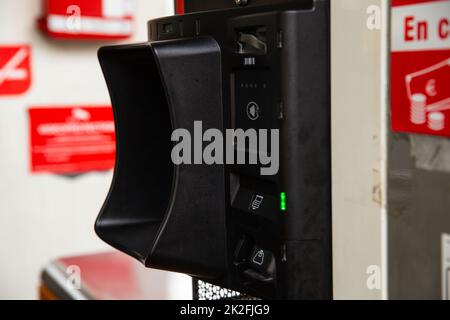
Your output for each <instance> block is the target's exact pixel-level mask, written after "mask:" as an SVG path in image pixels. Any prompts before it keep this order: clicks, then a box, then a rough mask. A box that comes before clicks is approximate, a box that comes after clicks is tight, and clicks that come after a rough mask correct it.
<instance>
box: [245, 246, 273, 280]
mask: <svg viewBox="0 0 450 320" xmlns="http://www.w3.org/2000/svg"><path fill="white" fill-rule="evenodd" d="M249 267H250V269H253V270H255V271H258V272H260V273H262V274H264V275H267V274H271V273H273V272H274V268H275V259H274V257H273V254H272V252H270V251H268V250H264V249H261V248H259V247H254V248H253V251H252V253H251V255H250V258H249Z"/></svg>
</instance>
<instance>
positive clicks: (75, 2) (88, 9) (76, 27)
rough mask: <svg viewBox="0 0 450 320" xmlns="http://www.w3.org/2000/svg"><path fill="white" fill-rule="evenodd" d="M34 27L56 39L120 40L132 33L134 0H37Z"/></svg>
mask: <svg viewBox="0 0 450 320" xmlns="http://www.w3.org/2000/svg"><path fill="white" fill-rule="evenodd" d="M41 1H42V8H43V15H42V16H41V17H40V18H39V20H38V26H39V28H40V29H42V30H43V31H44V32H46V33H47V34H49V35H50V36H52V37H54V38H60V39H100V40H108V39H124V38H128V37H130V36H131V35H132V33H133V16H134V11H135V4H134V0H41Z"/></svg>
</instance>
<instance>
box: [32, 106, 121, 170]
mask: <svg viewBox="0 0 450 320" xmlns="http://www.w3.org/2000/svg"><path fill="white" fill-rule="evenodd" d="M29 117H30V142H31V145H30V152H31V171H32V172H33V173H38V172H48V173H57V174H79V173H85V172H90V171H104V170H110V169H112V168H113V167H114V161H115V151H116V145H115V131H114V119H113V112H112V108H111V107H110V106H63V107H53V106H52V107H32V108H30V109H29Z"/></svg>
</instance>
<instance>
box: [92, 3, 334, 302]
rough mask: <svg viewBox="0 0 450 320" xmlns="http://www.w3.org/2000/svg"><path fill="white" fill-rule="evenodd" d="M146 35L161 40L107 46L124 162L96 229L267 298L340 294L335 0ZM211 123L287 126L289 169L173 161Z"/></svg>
mask: <svg viewBox="0 0 450 320" xmlns="http://www.w3.org/2000/svg"><path fill="white" fill-rule="evenodd" d="M211 3H214V1H211ZM148 29H149V42H146V43H142V44H134V45H122V46H110V47H104V48H101V49H100V50H99V60H100V64H101V67H102V70H103V73H104V76H105V79H106V82H107V85H108V89H109V93H110V96H111V101H112V105H113V109H114V118H115V125H116V135H117V156H116V157H117V158H116V167H115V172H114V177H113V181H112V185H111V189H110V192H109V194H108V197H107V199H106V201H105V204H104V206H103V208H102V210H101V212H100V214H99V217H98V219H97V221H96V225H95V229H96V232H97V234H98V235H99V236H100V238H102V239H103V240H104V241H106V242H107V243H109V244H110V245H112V246H113V247H115V248H117V249H118V250H121V251H123V252H125V253H127V254H129V255H131V256H133V257H135V258H136V259H138V260H140V261H141V262H142V263H143V264H145V265H146V266H147V267H151V268H158V269H163V270H170V271H175V272H181V273H186V274H188V275H191V276H192V277H194V278H196V279H199V280H204V281H207V282H209V283H212V284H216V285H219V286H222V287H225V288H229V289H233V290H236V291H239V292H243V293H247V294H250V295H253V296H256V297H261V298H271V299H330V298H332V281H331V273H332V269H331V191H330V190H331V175H330V171H331V169H330V166H331V165H330V75H329V64H330V58H329V42H330V41H329V1H326V0H316V1H312V0H311V1H308V0H304V1H303V0H298V1H251V2H249V4H248V5H247V6H237V5H236V4H235V3H234V1H231V2H230V4H229V5H228V4H227V5H226V6H225V7H224V8H220V10H213V11H209V12H208V11H204V12H197V13H190V14H184V15H177V16H173V17H166V18H160V19H156V20H152V21H150V22H149V23H148ZM200 121H201V126H202V130H203V132H205V131H207V130H208V129H212V130H216V131H219V132H223V133H224V135H225V132H226V131H227V130H229V129H234V130H237V129H242V131H246V130H255V131H257V132H259V131H260V130H262V129H267V130H277V132H279V135H278V137H279V139H278V140H277V141H276V142H277V144H278V145H277V148H274V146H273V145H272V146H271V149H270V150H267V153H268V154H270V153H274V152H275V150H276V149H278V153H279V166H278V167H277V168H276V169H277V170H275V171H274V172H271V173H270V174H262V172H263V170H262V165H261V164H229V163H227V162H219V163H215V164H206V163H205V162H201V163H197V164H194V163H195V161H192V162H191V163H177V164H176V163H174V161H173V157H172V153H173V148H174V146H175V142H173V141H172V140H173V139H172V138H173V136H172V134H173V132H174V131H175V130H177V129H182V130H184V132H185V133H188V134H189V135H191V136H192V137H195V136H196V134H198V132H197V127H196V125H197V123H198V122H200ZM203 143H204V142H203ZM200 147H204V145H201V146H200ZM232 147H233V148H236V146H235V145H234V144H233V145H232ZM193 148H195V147H193ZM258 150H259V149H258ZM258 150H257V151H256V153H259V152H260V151H258ZM241 152H243V153H244V154H245V155H246V156H247V158H248V157H250V154H251V153H252V152H255V150H251V149H249V148H247V147H246V149H245V150H241Z"/></svg>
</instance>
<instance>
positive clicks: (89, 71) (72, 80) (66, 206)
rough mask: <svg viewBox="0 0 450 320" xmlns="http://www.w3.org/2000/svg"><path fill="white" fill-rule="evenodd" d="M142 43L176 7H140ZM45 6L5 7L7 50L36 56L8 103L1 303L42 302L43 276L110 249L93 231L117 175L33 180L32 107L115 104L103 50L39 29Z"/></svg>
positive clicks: (18, 3) (1, 169)
mask: <svg viewBox="0 0 450 320" xmlns="http://www.w3.org/2000/svg"><path fill="white" fill-rule="evenodd" d="M136 5H137V16H136V32H135V37H134V39H129V40H127V41H126V42H142V41H145V40H146V38H147V30H146V21H147V20H148V19H150V18H154V17H158V16H163V15H170V14H172V12H173V1H172V0H157V1H155V0H150V1H149V0H136ZM39 13H40V1H37V0H31V1H30V0H1V1H0V45H7V44H20V43H25V44H29V45H31V49H32V72H33V83H32V87H31V89H30V90H29V91H28V92H27V93H26V94H24V95H21V96H17V97H4V96H0V261H1V263H0V299H23V298H25V299H33V298H36V296H37V295H36V294H37V286H38V283H39V282H38V280H39V272H40V269H41V267H42V266H44V265H45V264H47V263H48V262H49V261H50V260H52V259H55V258H56V257H60V256H66V255H73V254H78V253H86V252H93V251H96V250H105V249H108V247H107V246H106V245H104V244H103V243H102V241H101V240H99V239H98V238H97V237H96V236H95V234H94V230H93V224H94V220H95V218H96V215H97V213H98V211H99V209H100V207H101V205H102V202H103V200H104V198H105V196H106V193H107V191H108V188H109V184H110V180H111V173H94V174H87V175H84V176H81V177H78V178H74V179H69V178H64V177H58V176H52V175H46V174H44V175H42V174H40V175H31V174H30V172H29V156H28V153H29V148H28V145H29V141H28V118H27V112H26V111H27V108H28V107H29V106H31V105H58V104H61V105H65V104H69V105H70V104H83V103H89V104H108V103H109V96H108V93H107V89H106V86H105V83H104V80H103V76H102V73H101V70H100V68H99V64H98V62H97V57H96V51H97V49H98V47H99V46H101V44H99V43H90V44H89V43H73V42H58V41H55V40H50V39H48V38H46V37H45V36H43V35H42V34H41V33H40V32H39V31H38V30H37V29H36V27H35V25H36V22H35V20H36V17H37V16H38V15H39Z"/></svg>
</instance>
